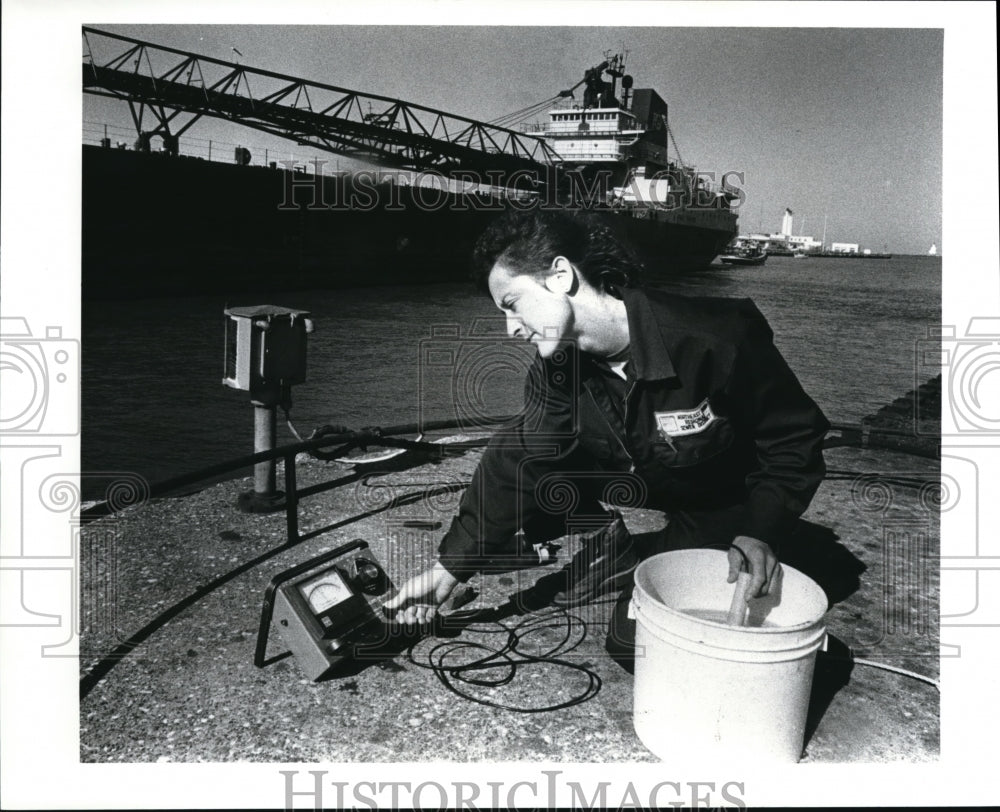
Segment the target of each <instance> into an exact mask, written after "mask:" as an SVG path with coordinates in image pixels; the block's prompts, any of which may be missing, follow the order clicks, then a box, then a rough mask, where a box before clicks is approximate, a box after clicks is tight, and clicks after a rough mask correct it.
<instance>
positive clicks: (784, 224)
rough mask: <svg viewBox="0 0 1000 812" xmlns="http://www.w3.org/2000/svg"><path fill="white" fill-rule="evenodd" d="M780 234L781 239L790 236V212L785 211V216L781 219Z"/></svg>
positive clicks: (788, 210) (789, 210)
mask: <svg viewBox="0 0 1000 812" xmlns="http://www.w3.org/2000/svg"><path fill="white" fill-rule="evenodd" d="M781 234H782V236H783V237H791V236H792V210H791V209H785V216H784V217H782V218H781Z"/></svg>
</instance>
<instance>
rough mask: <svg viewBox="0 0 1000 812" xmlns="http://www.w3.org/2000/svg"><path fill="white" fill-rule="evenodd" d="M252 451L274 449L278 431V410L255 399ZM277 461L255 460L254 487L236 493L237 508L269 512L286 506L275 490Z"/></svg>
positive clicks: (250, 511) (282, 496) (280, 493)
mask: <svg viewBox="0 0 1000 812" xmlns="http://www.w3.org/2000/svg"><path fill="white" fill-rule="evenodd" d="M253 418H254V432H253V450H254V453H255V454H259V453H260V452H261V451H273V450H274V439H275V435H276V434H277V432H276V428H277V423H278V419H277V418H278V410H277V408H276V407H275V406H273V405H272V406H267V405H265V404H264V403H260V402H258V401H254V402H253ZM276 469H277V460H273V459H272V460H267V461H266V462H258V463H256V464H255V465H254V467H253V490H252V491H245V492H244V493H241V494H240V496H239V501H238V504H239V508H240V510H242V511H243V512H244V513H271V512H272V511H275V510H281V509H282V508H283V507H284V506H285V494H284V492H282V491H279V490H278V489H277V474H276Z"/></svg>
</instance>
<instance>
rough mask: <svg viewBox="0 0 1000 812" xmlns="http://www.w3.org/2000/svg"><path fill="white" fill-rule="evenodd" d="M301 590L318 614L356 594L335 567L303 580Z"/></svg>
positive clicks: (300, 585)
mask: <svg viewBox="0 0 1000 812" xmlns="http://www.w3.org/2000/svg"><path fill="white" fill-rule="evenodd" d="M299 591H300V592H301V593H302V597H304V598H305V599H306V600H307V601H308V602H309V608H310V609H312V610H313V612H315V613H316V614H317V615H318V614H320V613H321V612H325V611H326V610H327V609H329V608H330V607H331V606H336V605H337V604H338V603H342V602H343V601H346V600H347V599H348V598H350V597H351V596H352V595H353V594H354V593H353V592H351V590H350V587H348V586H347V584H346V583H344V579H343V578H342V577H341V575H340V573H339V572H337V570H335V569H332V570H327V571H326V572H322V573H320V574H319V575H317V576H316V577H315V578H310V579H309V580H308V581H303V582H302V583H301V584H299Z"/></svg>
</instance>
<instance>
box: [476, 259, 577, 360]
mask: <svg viewBox="0 0 1000 812" xmlns="http://www.w3.org/2000/svg"><path fill="white" fill-rule="evenodd" d="M560 259H561V258H560ZM560 259H557V260H556V261H555V262H554V263H553V265H552V269H551V270H550V272H549V274H548V275H547V276H545V277H544V278H539V277H536V276H529V275H528V274H522V273H514V272H512V271H510V270H509V269H508V268H506V267H504V266H503V265H502V264H500V263H497V264H496V265H494V266H493V270H492V271H490V277H489V287H490V295H491V296H492V297H493V301H494V302H495V303H496V306H497V307H499V308H500V309H501V310H502V311H503V312H504V314H505V315H506V316H507V334H508V335H509V336H511V337H512V338H523V339H524V340H525V341H530V342H531V343H532V344H534V345H535V346H536V347H537V348H538V354H539V355H541V356H542V357H543V358H548V357H549V356H551V355H552V354H553V353H554V352H555V351H556V350H557V349H558V348H559V347H560V346H562V345H563V344H565V343H566V341H568V340H569V339H571V338H572V329H573V308H572V306H571V302H570V299H569V295H568V294H569V291H570V289H571V288H572V282H573V278H572V273H573V272H572V269H571V268H570V267H568V266H569V263H568V262H566V260H564V259H563V260H562V263H560Z"/></svg>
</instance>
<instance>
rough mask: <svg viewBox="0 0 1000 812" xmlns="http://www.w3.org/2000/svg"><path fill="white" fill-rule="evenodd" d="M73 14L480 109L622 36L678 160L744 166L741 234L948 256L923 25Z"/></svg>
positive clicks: (258, 156)
mask: <svg viewBox="0 0 1000 812" xmlns="http://www.w3.org/2000/svg"><path fill="white" fill-rule="evenodd" d="M89 24H91V25H93V26H94V27H96V28H100V29H102V30H107V31H111V32H114V33H119V34H122V35H126V36H131V37H135V38H138V39H143V40H147V41H149V42H151V43H155V44H157V45H165V46H170V47H174V48H178V49H181V50H185V51H192V52H195V53H199V54H203V55H205V56H211V57H215V58H218V59H225V60H238V61H240V62H241V63H242V64H244V65H246V66H248V67H254V68H263V69H267V70H272V71H276V72H279V73H283V74H288V75H291V76H295V77H301V78H304V79H310V80H313V81H317V82H323V83H327V84H332V85H336V86H338V87H343V88H347V89H351V90H357V91H361V92H364V93H373V94H378V95H385V96H390V97H393V98H399V99H402V100H404V101H409V102H413V103H417V104H422V105H426V106H428V107H432V108H436V109H440V110H443V111H445V112H449V113H454V114H458V115H464V116H468V117H470V118H473V119H477V120H482V121H489V120H491V119H494V118H498V117H499V116H501V115H504V114H506V113H509V112H512V111H514V110H518V109H520V108H523V107H526V106H528V105H529V104H533V103H535V102H539V101H542V100H544V99H547V98H550V97H552V96H554V95H555V94H556V93H557V92H558V91H560V90H562V89H564V88H568V87H571V86H572V85H574V84H576V83H577V82H578V81H579V80H580V79H581V78H582V76H583V72H584V70H585V69H586V68H588V67H591V66H593V65H595V64H598V63H599V62H600V61H601V60H602V58H603V54H604V52H605V51H607V50H609V49H612V50H616V51H617V50H620V49H621V48H622V47H624V48H625V49H627V51H628V59H627V62H626V66H627V70H628V72H629V73H631V74H632V75H633V76H634V78H635V86H636V87H652V88H653V89H655V90H656V91H657V92H658V93H659V94H660V95H661V96H662V97H663V98H664V99H665V100H666V101H667V103H668V105H669V108H670V113H669V115H670V126H671V129H672V130H673V132H674V135H675V138H676V141H677V145H678V148H679V149H680V151H681V155H682V157H683V159H684V161H685V162H686V163H688V164H693V165H695V166H696V167H697V168H698V169H699V170H700V171H706V172H714V173H715V174H716V176H717V177H721V176H722V174H724V173H727V172H738V173H743V178H744V180H743V183H742V186H743V189H744V191H745V193H746V201H745V204H744V205H743V207H742V211H741V218H742V219H741V231H743V232H749V231H758V230H761V229H763V230H764V231H777V230H779V227H780V224H781V217H782V214H783V212H784V209H785V208H786V207H788V208H790V209H792V211H793V212H794V225H793V231H794V233H796V234H807V235H811V236H814V237H815V238H816V239H821V238H822V237H823V232H824V223H825V230H826V239H827V243H830V242H847V243H858V244H859V245H861V247H862V248H870V249H872V250H876V251H882V250H889V251H893V252H896V253H918V254H923V253H927V250H928V249H929V248H930V246H931V244H937V245H938V248H939V250H942V251H943V250H947V248H946V246H944V245H943V244H942V234H941V174H942V70H943V31H942V30H941V29H939V28H938V29H935V28H929V29H885V28H882V29H872V28H868V29H866V28H842V29H837V28H812V29H804V28H763V29H762V28H701V27H691V28H672V27H646V28H618V27H611V26H603V25H602V26H599V27H589V26H587V27H565V26H562V27H548V26H538V27H524V26H521V27H499V26H373V25H360V26H358V25H350V26H345V25H340V26H329V25H311V26H309V25H300V26H271V25H253V26H233V25H204V24H203V25H142V24H135V25H120V24H118V25H114V24H102V23H101V20H100V19H94V20H93V21H91V22H90V23H89ZM234 48H235V49H236V50H237V51H239V53H240V54H241V56H238V55H237V54H236V53H235V52H234V51H233V49H234ZM106 53H110V52H106ZM97 58H98V60H99V61H100V60H101V59H102V58H103V57H102V55H98V56H97ZM577 98H579V94H578V96H577ZM83 118H84V122H85V124H84V130H85V137H87V136H88V135H89V138H90V140H91V141H93V140H94V139H95V138H96V137H99V132H98V128H99V127H102V126H103V125H104V124H107V125H109V127H110V129H109V134H110V135H111V136H112V137H113V139H112V140H117V138H118V137H122V138H123V140H127V141H128V142H129V143H131V142H132V140H134V136H135V130H134V126H133V125H132V123H131V118H130V115H129V113H128V108H127V105H124V104H122V103H120V102H114V101H112V100H108V99H103V98H99V97H95V96H92V95H89V94H84V100H83ZM187 135H188V136H189V138H187V139H184V138H182V140H181V150H182V152H184V151H188V152H192V151H194V152H199V151H200V152H201V154H206V152H207V142H208V141H209V140H212V141H213V145H214V154H213V157H215V158H216V159H218V158H219V157H224V159H226V160H229V159H231V156H232V154H233V145H235V144H237V143H238V144H241V145H244V146H247V147H248V148H250V150H251V153H252V154H253V155H254V161H255V162H258V161H263V160H264V150H265V149H267V150H268V156H269V157H270V159H271V160H274V156H275V154H278V155H280V156H281V158H282V159H284V158H286V157H294V158H296V159H300V160H303V159H305V156H307V155H316V154H321V153H317V152H314V151H310V150H306V149H305V148H303V147H297V146H296V145H295V144H293V143H291V142H288V141H281V140H279V139H274V138H271V137H269V136H267V135H266V134H263V133H259V132H256V131H252V130H248V129H246V128H239V127H234V126H233V125H231V124H230V123H228V122H222V121H219V120H210V119H202V120H201V121H199V122H198V123H196V124H195V125H194V127H192V129H191V130H190V131H188V134H187ZM126 136H127V137H126ZM323 157H325V158H326V159H327V160H329V161H330V163H329V164H328V166H329V167H330V168H336V167H337V164H336V158H335V157H332V156H323ZM349 166H350V163H349V162H348V161H346V160H343V159H342V163H341V168H348V167H349Z"/></svg>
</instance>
